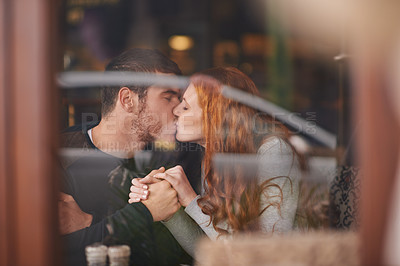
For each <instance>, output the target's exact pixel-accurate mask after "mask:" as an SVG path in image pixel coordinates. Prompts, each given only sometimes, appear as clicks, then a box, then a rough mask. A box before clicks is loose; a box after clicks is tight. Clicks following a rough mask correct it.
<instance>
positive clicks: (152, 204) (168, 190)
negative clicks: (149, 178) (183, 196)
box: [142, 181, 181, 222]
mask: <svg viewBox="0 0 400 266" xmlns="http://www.w3.org/2000/svg"><path fill="white" fill-rule="evenodd" d="M149 194H150V195H151V196H150V197H149V199H147V200H142V203H143V204H144V205H145V206H146V207H147V209H149V211H150V213H151V215H152V216H153V220H154V221H155V222H158V221H162V220H167V219H169V218H170V217H171V216H172V215H173V214H174V213H175V212H177V211H178V210H179V208H180V207H181V205H180V204H179V202H178V196H177V194H176V191H175V189H173V188H172V187H171V185H170V184H169V183H168V182H167V181H160V182H157V183H153V184H149Z"/></svg>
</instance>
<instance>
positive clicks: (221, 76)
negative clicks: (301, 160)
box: [191, 67, 289, 234]
mask: <svg viewBox="0 0 400 266" xmlns="http://www.w3.org/2000/svg"><path fill="white" fill-rule="evenodd" d="M191 82H192V84H193V85H194V87H195V88H196V92H197V94H198V99H199V105H200V107H201V108H202V111H203V114H202V125H203V134H204V138H205V156H204V160H203V169H204V174H205V176H204V189H205V193H204V196H202V197H201V198H200V199H199V201H198V204H199V206H200V207H201V209H202V211H203V213H205V214H207V215H209V216H210V217H211V221H210V222H212V224H213V226H214V228H215V229H216V230H217V232H219V233H220V234H225V233H228V231H227V230H225V229H223V228H220V227H218V224H220V223H221V222H226V223H227V224H228V226H229V230H231V231H233V232H239V231H242V232H243V231H255V230H258V229H259V223H258V218H259V216H260V214H261V213H262V211H263V210H260V198H261V194H262V193H263V191H264V189H265V188H266V187H268V186H276V185H274V184H272V183H271V182H269V181H270V180H267V181H266V182H264V183H263V184H261V185H260V184H259V179H258V177H257V176H250V177H249V176H248V175H246V174H245V173H242V172H243V171H242V170H241V169H239V168H237V167H236V168H235V170H234V171H232V170H229V169H225V171H224V170H223V171H222V172H221V171H219V172H218V173H216V171H215V169H214V168H213V166H212V158H213V156H214V155H215V154H217V153H235V154H251V153H253V154H255V153H257V150H258V148H259V146H260V145H261V144H262V143H263V142H264V141H265V140H266V139H267V138H268V137H270V136H278V137H280V138H282V139H284V140H287V137H288V134H289V132H288V130H287V129H286V127H284V126H283V125H281V124H280V123H277V122H274V121H273V119H272V118H271V117H270V116H266V115H263V116H261V115H260V113H259V112H258V111H257V110H255V109H253V108H250V107H248V106H246V105H244V104H241V103H239V102H237V101H235V100H231V99H228V98H225V97H224V96H223V95H222V94H221V90H222V88H223V86H224V85H227V86H230V87H233V88H236V89H239V90H241V91H244V92H246V93H249V94H252V95H257V96H258V95H259V91H258V89H257V87H256V86H255V84H254V83H253V81H252V80H251V79H250V78H249V77H247V76H246V75H245V74H243V73H242V72H240V71H239V70H238V69H236V68H233V67H227V68H222V67H217V68H212V69H208V70H205V71H202V72H200V73H197V74H195V75H193V77H192V78H191ZM262 124H264V125H265V124H268V125H270V126H271V125H273V127H271V128H274V129H275V130H274V132H269V133H270V134H265V132H263V133H257V131H256V130H254V129H255V126H257V125H262ZM272 179H273V178H272ZM278 207H279V206H278Z"/></svg>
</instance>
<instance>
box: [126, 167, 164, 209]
mask: <svg viewBox="0 0 400 266" xmlns="http://www.w3.org/2000/svg"><path fill="white" fill-rule="evenodd" d="M164 171H165V168H164V167H160V168H159V169H157V170H153V171H151V172H150V174H148V175H147V176H145V177H144V178H134V179H132V186H131V188H130V190H131V193H129V200H128V203H134V202H139V201H141V200H146V199H147V198H148V196H149V190H148V189H149V186H148V185H147V184H153V183H156V182H160V179H157V178H155V177H154V175H155V174H157V173H164Z"/></svg>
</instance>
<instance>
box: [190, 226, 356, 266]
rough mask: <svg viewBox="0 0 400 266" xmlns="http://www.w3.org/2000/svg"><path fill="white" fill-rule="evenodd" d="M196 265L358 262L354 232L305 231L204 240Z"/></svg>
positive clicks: (332, 263)
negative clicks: (304, 232) (269, 235)
mask: <svg viewBox="0 0 400 266" xmlns="http://www.w3.org/2000/svg"><path fill="white" fill-rule="evenodd" d="M196 261H197V264H196V265H198V266H206V265H207V266H208V265H233V266H235V265H310V266H312V265H318V266H322V265H326V266H327V265H352V266H357V265H360V258H359V240H358V235H357V234H356V233H352V232H348V233H333V232H331V233H329V232H308V233H307V234H300V233H296V234H291V235H281V236H278V235H275V236H273V237H269V238H267V237H264V238H262V237H259V236H254V237H239V238H236V239H233V240H229V241H214V242H213V241H210V240H203V241H202V242H201V243H200V245H199V249H198V251H197V253H196Z"/></svg>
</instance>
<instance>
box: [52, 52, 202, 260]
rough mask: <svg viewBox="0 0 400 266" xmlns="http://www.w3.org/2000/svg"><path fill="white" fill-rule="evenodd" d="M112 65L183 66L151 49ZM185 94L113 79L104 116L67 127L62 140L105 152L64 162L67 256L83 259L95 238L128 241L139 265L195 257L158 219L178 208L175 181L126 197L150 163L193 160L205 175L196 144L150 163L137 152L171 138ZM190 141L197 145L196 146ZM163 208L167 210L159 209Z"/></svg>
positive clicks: (171, 71) (142, 68)
mask: <svg viewBox="0 0 400 266" xmlns="http://www.w3.org/2000/svg"><path fill="white" fill-rule="evenodd" d="M106 70H107V71H134V72H148V73H157V74H160V75H179V74H180V70H179V68H178V66H177V65H176V64H175V63H174V62H172V61H171V60H169V59H168V58H167V57H165V56H164V55H163V54H161V53H160V52H158V51H156V50H147V49H131V50H128V51H126V52H124V53H122V54H121V55H120V56H118V57H116V58H114V59H113V60H112V61H111V62H110V63H109V64H108V65H107V67H106ZM180 95H181V93H180V90H179V89H171V88H160V87H157V86H150V87H142V86H129V85H128V86H121V87H107V88H104V89H103V90H102V96H101V98H102V118H101V121H100V122H99V123H96V122H95V123H90V124H88V125H83V126H78V127H73V128H69V129H68V130H67V131H66V132H65V133H64V134H63V136H62V139H63V144H62V146H63V147H67V148H76V149H81V150H83V151H88V150H94V151H97V152H98V153H100V154H101V156H100V157H101V160H100V159H93V158H91V157H87V156H75V157H73V158H69V159H68V160H66V161H64V162H63V167H64V169H65V172H66V175H65V178H64V179H63V184H64V186H63V190H64V192H65V194H63V193H62V194H61V196H60V202H59V210H60V226H61V227H60V230H61V232H62V233H64V234H65V235H64V237H63V238H64V240H65V242H66V259H67V263H68V264H70V265H85V256H84V247H85V246H87V245H90V244H93V243H94V242H103V243H106V244H123V243H125V244H129V245H130V246H131V253H132V256H131V258H132V260H133V262H134V263H135V265H136V264H137V265H161V264H163V265H171V264H178V263H188V262H190V261H188V257H187V254H186V253H185V252H184V251H183V250H182V248H181V247H180V246H179V244H178V243H177V242H176V241H175V239H174V238H173V237H172V235H171V234H170V233H169V231H168V230H167V229H166V228H165V227H164V226H163V225H162V224H161V223H158V221H161V220H163V219H166V218H168V216H170V215H172V214H173V213H174V212H175V211H176V210H177V209H178V208H179V204H178V201H177V198H176V192H175V191H174V190H173V189H172V188H171V186H170V185H169V184H167V183H166V182H159V183H157V184H154V185H151V186H150V188H149V191H150V193H152V195H153V196H152V200H147V201H145V202H143V203H132V204H128V203H127V200H128V198H129V196H128V193H129V187H130V181H131V179H132V178H134V177H142V176H144V175H146V174H148V172H149V171H148V170H149V169H156V168H158V167H160V166H174V165H176V164H181V165H183V167H184V168H185V166H186V167H187V166H188V165H189V163H190V165H191V167H187V168H186V170H187V171H188V173H190V174H189V175H191V176H192V177H196V178H198V179H199V177H200V161H201V158H200V155H199V154H200V153H199V152H196V151H195V152H190V151H188V152H183V153H182V152H180V153H177V152H170V153H168V154H167V155H168V156H165V154H160V153H157V152H156V153H153V155H152V159H151V160H150V161H151V162H152V164H150V165H149V164H148V163H140V162H139V161H140V158H138V157H139V156H138V153H139V154H140V152H141V151H142V150H143V149H145V148H146V147H148V144H149V143H151V142H153V141H155V140H156V139H159V138H162V139H168V138H169V139H171V137H172V138H173V136H174V125H173V123H174V115H173V113H172V109H173V108H174V107H175V106H176V105H177V104H178V103H179V100H180ZM189 148H194V149H195V150H197V151H199V149H198V148H197V147H195V146H192V147H189ZM158 171H164V169H163V168H161V169H159V170H158ZM156 172H157V171H154V172H153V173H156ZM192 180H195V183H196V184H198V182H199V181H198V180H196V179H192ZM158 210H168V211H167V213H166V215H163V216H161V215H160V212H158ZM153 221H154V222H156V223H153ZM162 247H164V249H162Z"/></svg>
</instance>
